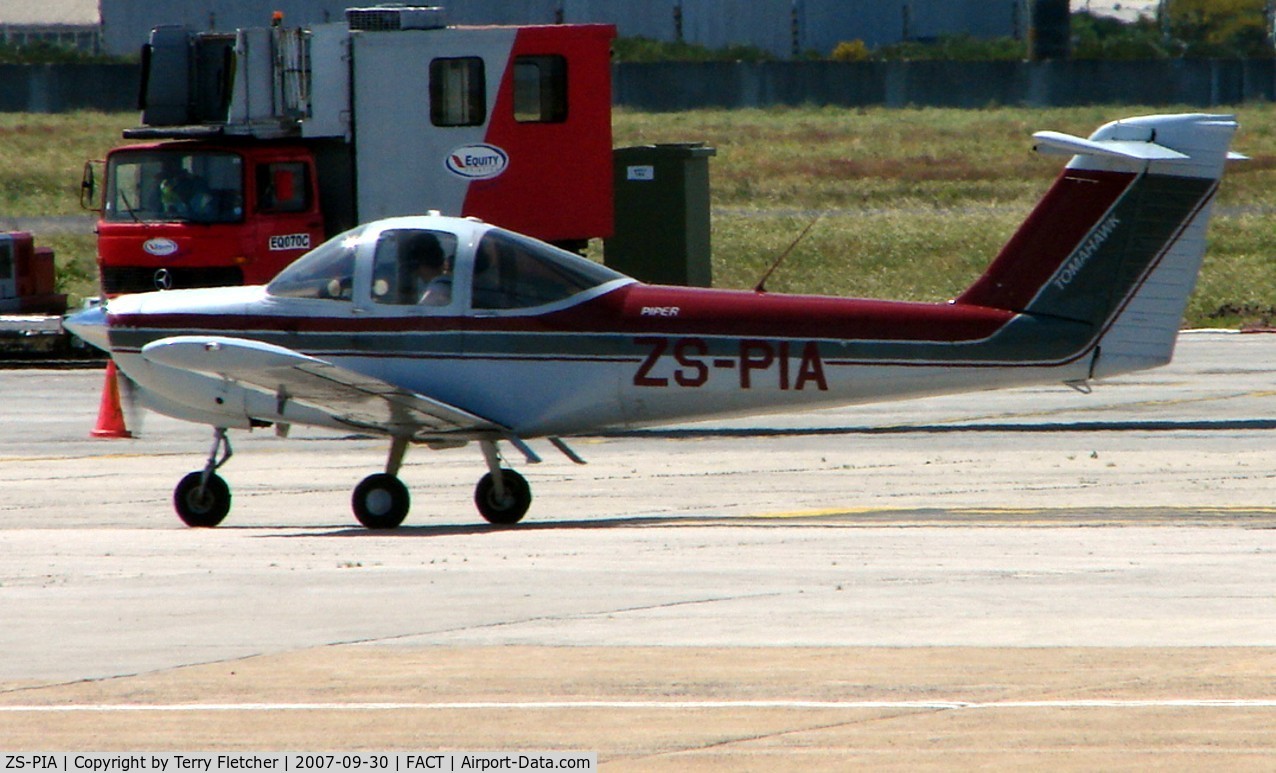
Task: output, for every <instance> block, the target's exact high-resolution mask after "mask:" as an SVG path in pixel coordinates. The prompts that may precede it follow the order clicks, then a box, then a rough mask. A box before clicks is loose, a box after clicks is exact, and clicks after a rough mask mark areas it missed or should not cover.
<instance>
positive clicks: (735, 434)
mask: <svg viewBox="0 0 1276 773" xmlns="http://www.w3.org/2000/svg"><path fill="white" fill-rule="evenodd" d="M1270 429H1276V419H1218V420H1205V419H1188V420H1168V419H1167V420H1145V421H1133V420H1124V421H1060V422H976V423H970V424H908V425H891V426H881V427H872V426H863V427H794V428H787V427H784V428H782V427H741V428H738V429H737V428H709V429H700V428H674V429H635V430H623V431H617V432H605V433H599V434H598V437H605V438H617V439H619V438H663V439H671V440H682V439H694V438H715V437H721V438H748V437H802V436H806V435H815V436H820V435H905V434H914V433H915V434H931V433H934V434H943V433H960V432H1236V431H1244V430H1270Z"/></svg>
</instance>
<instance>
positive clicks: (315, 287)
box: [266, 226, 364, 301]
mask: <svg viewBox="0 0 1276 773" xmlns="http://www.w3.org/2000/svg"><path fill="white" fill-rule="evenodd" d="M363 230H364V226H360V227H358V228H356V229H354V230H352V231H346V232H345V233H343V234H341V235H340V236H335V237H333V238H332V239H329V240H328V241H326V242H324V243H323V244H321V245H319V246H318V247H316V248H314V249H313V250H311V251H310V252H307V253H306V254H305V255H302V256H301V257H300V258H297V260H296V262H294V263H293V264H292V265H290V266H288V268H285V269H284V270H283V271H280V272H279V276H277V277H275V278H274V279H272V280H271V282H270V284H268V285H266V292H267V293H269V294H271V295H275V296H279V297H283V298H319V299H323V300H338V301H348V300H350V299H352V298H353V297H354V253H355V248H356V247H358V246H359V237H360V236H362V235H363Z"/></svg>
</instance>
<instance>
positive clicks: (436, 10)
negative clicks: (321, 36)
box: [346, 5, 447, 32]
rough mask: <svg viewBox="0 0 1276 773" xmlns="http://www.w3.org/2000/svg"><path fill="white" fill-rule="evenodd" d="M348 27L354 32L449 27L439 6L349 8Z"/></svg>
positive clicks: (347, 11) (347, 14) (347, 15)
mask: <svg viewBox="0 0 1276 773" xmlns="http://www.w3.org/2000/svg"><path fill="white" fill-rule="evenodd" d="M346 25H347V26H349V27H350V29H352V30H367V31H370V32H385V31H391V30H437V29H442V28H443V27H446V26H447V19H446V18H444V15H443V9H442V8H441V7H439V6H437V5H415V6H408V5H379V6H374V7H372V8H347V9H346Z"/></svg>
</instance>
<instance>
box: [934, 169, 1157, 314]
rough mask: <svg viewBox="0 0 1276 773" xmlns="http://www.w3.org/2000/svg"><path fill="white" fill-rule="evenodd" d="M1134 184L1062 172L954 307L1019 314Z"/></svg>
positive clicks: (1122, 178)
mask: <svg viewBox="0 0 1276 773" xmlns="http://www.w3.org/2000/svg"><path fill="white" fill-rule="evenodd" d="M1136 179H1137V176H1136V175H1133V174H1130V173H1129V172H1100V171H1094V170H1088V169H1065V170H1063V172H1062V173H1061V174H1060V175H1059V177H1058V178H1057V179H1056V180H1055V182H1054V184H1053V185H1052V186H1051V187H1050V190H1049V191H1047V192H1046V195H1045V196H1044V197H1043V198H1042V199H1041V201H1040V202H1039V203H1038V204H1037V206H1036V208H1034V209H1033V210H1032V213H1031V214H1030V215H1029V216H1028V219H1027V220H1025V221H1024V222H1023V225H1021V226H1020V227H1019V230H1018V231H1016V232H1015V235H1014V236H1012V237H1011V238H1010V241H1008V242H1006V245H1005V246H1004V247H1002V248H1001V252H999V253H998V254H997V257H996V259H995V260H993V262H992V263H991V264H990V265H989V266H988V269H987V270H986V271H985V272H984V274H983V276H981V277H980V278H979V279H977V280H976V281H975V283H974V284H972V285H971V286H970V287H969V288H968V289H967V290H966V291H965V292H964V293H962V294H961V295H960V296H959V297H958V298H957V303H958V304H962V305H965V304H971V305H975V306H988V307H992V308H997V309H1011V310H1015V311H1020V310H1023V309H1025V308H1027V306H1028V304H1029V302H1031V301H1032V299H1033V298H1034V297H1035V296H1036V295H1037V292H1038V291H1039V290H1040V289H1041V286H1042V285H1043V284H1045V283H1046V281H1047V280H1048V279H1049V278H1050V277H1051V276H1053V275H1054V273H1055V272H1056V271H1058V270H1059V267H1060V266H1062V265H1063V263H1064V261H1066V260H1067V259H1068V257H1069V256H1070V255H1072V253H1073V251H1074V250H1076V248H1077V245H1078V244H1080V243H1081V241H1082V240H1083V239H1084V238H1085V237H1086V235H1087V234H1089V233H1090V231H1091V230H1092V229H1093V228H1094V227H1095V225H1096V224H1098V223H1099V221H1100V220H1101V219H1102V218H1103V215H1104V214H1105V213H1106V212H1107V211H1108V210H1109V209H1111V208H1112V205H1113V204H1115V203H1116V202H1117V200H1118V199H1120V198H1121V195H1122V194H1123V193H1125V191H1126V190H1127V189H1128V188H1129V187H1130V185H1131V184H1132V183H1133V182H1134V181H1135V180H1136Z"/></svg>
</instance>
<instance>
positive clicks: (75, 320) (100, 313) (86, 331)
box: [62, 306, 111, 353]
mask: <svg viewBox="0 0 1276 773" xmlns="http://www.w3.org/2000/svg"><path fill="white" fill-rule="evenodd" d="M62 325H63V326H64V327H65V328H66V329H67V330H70V331H71V332H72V333H73V334H75V335H76V336H78V337H80V338H82V339H84V341H85V342H86V343H88V344H91V345H93V346H96V347H97V348H99V349H101V350H102V351H104V352H108V353H109V352H110V351H111V342H110V340H109V339H108V338H107V331H108V329H109V328H108V327H107V324H106V308H105V307H103V306H94V307H93V308H91V309H85V310H84V311H81V312H77V313H75V314H72V315H71V316H69V317H67V318H66V319H65V320H64V321H63V322H62Z"/></svg>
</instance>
